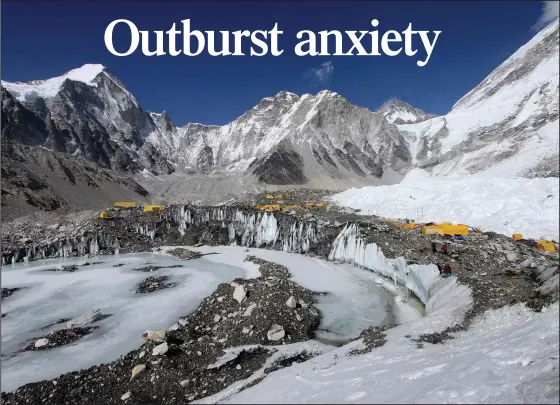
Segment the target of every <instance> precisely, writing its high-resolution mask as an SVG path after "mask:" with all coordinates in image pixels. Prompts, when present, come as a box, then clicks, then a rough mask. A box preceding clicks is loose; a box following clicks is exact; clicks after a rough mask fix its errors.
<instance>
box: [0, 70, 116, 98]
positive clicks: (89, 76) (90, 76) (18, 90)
mask: <svg viewBox="0 0 560 405" xmlns="http://www.w3.org/2000/svg"><path fill="white" fill-rule="evenodd" d="M103 69H105V66H103V65H99V64H86V65H84V66H82V67H80V68H77V69H73V70H70V71H69V72H66V73H65V74H63V75H62V76H58V77H53V78H51V79H47V80H36V81H32V82H27V83H20V82H15V83H10V82H5V81H4V80H2V86H3V87H5V88H6V89H7V90H8V91H9V92H10V93H11V94H12V95H13V96H14V97H15V98H16V99H17V100H18V101H20V102H23V101H34V100H35V99H36V98H38V97H42V98H49V97H54V96H55V95H56V93H58V91H59V90H60V86H62V83H64V81H65V80H66V79H69V80H73V81H78V82H83V83H85V84H87V85H89V86H94V87H95V83H94V79H95V78H96V77H97V75H99V74H100V73H101V72H102V71H103Z"/></svg>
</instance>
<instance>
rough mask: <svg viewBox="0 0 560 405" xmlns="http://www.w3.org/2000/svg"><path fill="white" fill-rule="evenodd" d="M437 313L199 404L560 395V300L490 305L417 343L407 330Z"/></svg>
mask: <svg viewBox="0 0 560 405" xmlns="http://www.w3.org/2000/svg"><path fill="white" fill-rule="evenodd" d="M430 318H431V317H430V316H428V317H425V318H420V319H417V320H414V321H411V322H407V323H405V324H403V325H400V326H397V327H396V328H394V329H390V330H388V331H387V336H388V341H387V343H385V345H384V346H382V347H379V348H376V349H374V350H373V351H372V352H371V353H368V354H364V355H359V356H348V355H347V353H348V352H349V350H350V349H352V348H354V347H355V346H357V345H358V344H359V342H358V341H356V342H352V343H350V344H348V345H346V346H343V347H340V348H338V349H335V350H332V351H329V352H327V353H325V354H323V355H320V356H318V357H316V358H314V359H311V360H309V361H307V362H305V363H300V364H294V365H292V366H291V367H287V368H284V369H281V370H279V371H276V372H273V373H271V374H269V375H268V376H267V377H266V378H265V379H264V380H263V381H261V382H260V383H259V384H257V385H255V386H253V387H251V388H248V389H246V390H244V391H241V392H239V393H237V391H238V390H236V389H234V387H228V388H226V389H225V390H223V391H221V392H220V393H218V394H216V395H214V396H211V397H207V398H204V399H202V400H199V401H197V403H217V402H220V403H259V404H265V403H275V404H279V403H284V404H287V403H300V404H301V403H331V404H332V403H364V404H372V403H385V404H390V403H401V404H402V403H471V404H473V403H502V404H505V403H509V404H513V403H556V404H557V403H558V402H559V360H558V351H559V333H558V328H559V324H558V320H559V311H558V302H556V303H554V304H552V305H551V306H549V307H548V308H547V310H546V311H545V312H541V313H537V312H533V311H531V310H529V309H527V308H526V307H525V306H524V305H523V304H517V305H515V306H511V307H503V308H500V309H497V310H491V311H488V312H486V313H485V314H483V315H482V316H479V317H478V318H476V319H475V320H474V322H473V324H472V326H471V328H470V329H469V330H467V331H465V332H458V333H456V334H455V339H452V340H449V341H447V342H446V343H444V344H435V345H432V344H428V343H427V344H425V345H424V348H422V349H420V348H417V347H416V344H415V343H414V342H412V341H411V340H410V339H409V338H408V337H407V335H410V336H411V337H413V338H414V337H415V336H417V335H418V334H420V333H425V331H426V327H427V323H432V325H431V326H432V327H433V326H435V324H433V322H432V321H433V319H430ZM241 383H242V382H240V384H241Z"/></svg>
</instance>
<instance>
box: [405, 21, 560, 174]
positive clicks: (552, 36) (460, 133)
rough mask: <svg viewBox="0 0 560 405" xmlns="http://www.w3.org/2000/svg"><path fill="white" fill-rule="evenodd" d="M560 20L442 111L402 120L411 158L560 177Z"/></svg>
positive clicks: (439, 169)
mask: <svg viewBox="0 0 560 405" xmlns="http://www.w3.org/2000/svg"><path fill="white" fill-rule="evenodd" d="M558 55H559V50H558V20H556V21H555V22H553V23H551V24H550V25H549V26H548V27H546V28H544V29H543V30H542V31H541V32H539V33H538V34H537V35H535V37H534V38H533V39H531V40H530V41H529V42H528V43H527V44H525V45H524V46H522V47H521V48H520V49H519V50H518V51H517V52H515V53H514V54H513V55H512V56H511V57H510V58H508V59H507V60H506V61H505V62H504V63H502V64H501V65H500V66H499V67H498V68H496V69H495V70H494V71H493V72H492V73H491V74H490V75H489V76H488V77H487V78H486V79H485V80H484V81H483V82H482V83H481V84H479V85H478V86H477V87H475V88H474V89H473V90H472V91H471V92H469V93H468V94H467V95H465V96H464V97H463V98H462V99H461V100H459V101H458V102H457V103H456V104H455V106H454V107H453V109H452V110H451V112H449V114H447V115H445V116H444V117H436V118H432V119H430V120H428V121H424V122H421V123H416V124H407V125H399V126H398V127H399V130H400V131H401V132H402V133H403V135H404V136H405V137H406V138H407V140H408V141H409V143H410V145H411V152H412V155H413V157H414V162H415V163H416V164H417V165H418V166H420V167H425V168H429V169H430V170H431V171H432V172H433V173H434V174H437V175H448V174H453V173H455V174H467V173H474V172H484V171H489V174H490V175H492V176H495V175H502V176H505V175H507V176H529V177H537V176H540V177H543V176H546V175H554V176H558V146H559V145H558V138H559V135H558V134H559V130H558V98H559V93H558V84H559V83H558V80H559V79H558V78H559V67H558V66H559V56H558Z"/></svg>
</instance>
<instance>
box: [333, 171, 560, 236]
mask: <svg viewBox="0 0 560 405" xmlns="http://www.w3.org/2000/svg"><path fill="white" fill-rule="evenodd" d="M332 200H333V201H334V202H335V203H336V204H338V205H341V206H346V207H351V208H354V209H360V210H361V211H360V212H359V213H360V214H364V215H366V214H373V215H379V216H382V217H386V218H395V219H404V218H408V219H411V220H415V221H425V222H429V221H433V222H446V221H447V222H454V223H463V224H467V225H469V226H472V227H477V228H481V229H483V230H487V231H494V232H498V233H502V234H505V235H508V236H511V235H512V234H513V233H521V234H523V236H524V237H529V238H535V239H539V238H540V237H547V238H553V239H555V240H558V227H559V212H558V206H559V204H560V200H559V183H558V178H546V179H539V178H536V179H524V178H483V177H481V178H476V177H472V176H457V177H456V178H441V177H433V176H432V177H429V175H427V174H426V173H425V172H423V171H421V170H414V171H413V172H411V173H409V175H407V176H406V177H405V179H403V181H402V182H401V183H400V184H396V185H392V186H379V187H362V188H352V189H348V190H346V191H343V192H342V193H339V194H335V195H334V196H333V197H332Z"/></svg>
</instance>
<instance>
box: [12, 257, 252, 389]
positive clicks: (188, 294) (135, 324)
mask: <svg viewBox="0 0 560 405" xmlns="http://www.w3.org/2000/svg"><path fill="white" fill-rule="evenodd" d="M85 261H86V259H84V258H76V259H66V260H60V259H49V260H40V261H36V262H31V263H18V264H15V265H9V266H3V267H2V287H4V288H5V287H26V288H24V289H22V290H20V291H16V292H14V293H13V295H12V296H11V297H9V298H5V299H3V300H2V313H3V314H7V315H6V317H4V318H3V319H2V321H1V322H2V391H11V390H14V389H16V388H17V387H18V386H20V385H23V384H26V383H29V382H32V381H40V380H43V379H51V378H55V377H57V376H59V375H60V374H63V373H66V372H70V371H75V370H80V369H82V368H88V367H90V366H92V365H95V364H101V363H106V362H109V361H113V360H115V359H117V358H118V357H119V356H120V355H122V354H126V353H128V352H129V351H130V350H133V349H135V348H137V347H138V346H139V345H140V344H141V343H142V340H141V336H142V333H143V332H144V331H145V330H146V329H157V328H168V327H169V326H171V325H172V324H173V323H174V322H176V321H177V318H179V317H181V316H185V315H188V314H189V313H190V312H192V311H193V310H194V309H196V307H197V306H198V304H199V303H200V301H201V300H202V299H203V298H205V297H206V296H208V295H210V294H211V293H212V292H214V290H215V289H216V287H217V286H218V284H220V283H222V282H230V281H231V280H233V279H234V278H237V277H245V276H246V272H245V271H244V270H243V269H242V268H240V267H235V266H232V265H229V264H223V263H222V264H217V263H215V262H212V261H209V260H206V259H205V258H204V257H203V258H201V259H197V260H190V261H185V260H178V259H173V258H171V257H169V256H164V255H158V254H152V253H141V254H129V255H120V256H99V257H93V258H88V259H87V261H89V262H102V263H101V264H96V265H89V266H83V267H78V270H76V271H75V272H72V273H70V272H63V271H58V272H52V271H42V270H45V269H48V268H54V267H56V266H57V265H59V264H61V263H64V265H70V264H78V263H83V262H85ZM147 262H150V264H152V265H154V266H172V265H177V264H180V265H183V266H184V267H179V268H168V269H165V268H162V269H159V270H156V271H153V272H141V271H136V270H134V269H137V268H140V267H144V266H146V263H147ZM118 263H125V265H124V266H122V267H113V265H115V264H118ZM162 275H166V276H169V280H168V282H175V283H177V285H176V286H175V287H172V288H168V289H163V290H159V291H155V292H152V293H148V294H134V292H135V290H136V285H137V283H139V282H140V281H142V280H143V279H145V278H147V277H149V276H162ZM95 308H99V309H100V310H101V314H112V316H110V317H107V318H105V319H102V320H100V321H98V322H96V323H94V324H93V325H99V326H100V328H99V329H97V330H95V331H93V332H92V333H91V334H90V335H87V336H85V337H83V338H81V339H80V340H78V341H76V342H75V343H74V344H70V345H66V346H60V347H57V348H53V349H48V350H44V351H43V350H41V351H32V352H20V353H17V354H16V355H15V356H13V354H14V352H16V351H18V350H21V349H22V348H23V347H25V346H26V345H27V343H28V340H29V339H37V338H39V337H41V336H43V335H45V334H46V333H47V332H49V331H50V330H52V328H50V329H47V330H42V328H43V327H45V326H47V325H49V324H52V323H54V322H57V321H58V320H60V319H63V318H73V317H76V316H80V315H83V314H86V313H87V312H89V311H90V310H92V309H95ZM64 326H65V323H63V324H61V325H60V326H58V328H62V327H64Z"/></svg>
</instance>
